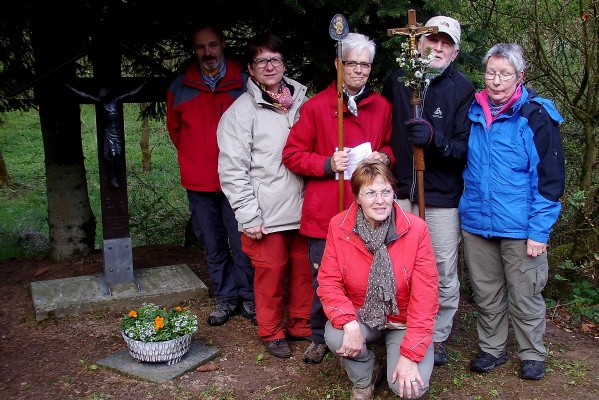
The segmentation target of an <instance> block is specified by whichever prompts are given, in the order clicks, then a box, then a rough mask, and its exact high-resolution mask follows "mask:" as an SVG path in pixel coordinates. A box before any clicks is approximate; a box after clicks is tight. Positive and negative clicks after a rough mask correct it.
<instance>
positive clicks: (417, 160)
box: [387, 9, 438, 219]
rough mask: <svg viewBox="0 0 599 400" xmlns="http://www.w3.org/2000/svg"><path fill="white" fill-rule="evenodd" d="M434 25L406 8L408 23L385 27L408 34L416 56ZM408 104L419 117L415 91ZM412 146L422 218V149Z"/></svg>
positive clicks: (412, 54) (415, 116)
mask: <svg viewBox="0 0 599 400" xmlns="http://www.w3.org/2000/svg"><path fill="white" fill-rule="evenodd" d="M437 32H438V28H437V27H436V26H421V25H420V24H419V23H418V22H416V10H413V9H410V10H408V25H407V26H406V27H405V28H390V29H387V36H395V35H407V36H409V44H410V56H411V57H412V58H417V57H418V54H417V49H418V38H419V37H420V36H422V35H425V34H432V33H437ZM410 104H411V105H412V107H413V110H414V115H413V117H414V118H419V117H420V107H421V106H422V99H421V98H420V97H419V96H418V93H416V91H413V92H412V98H411V99H410ZM413 148H414V169H415V170H416V179H417V184H418V213H419V216H420V217H421V218H423V219H424V149H423V148H422V147H420V146H413Z"/></svg>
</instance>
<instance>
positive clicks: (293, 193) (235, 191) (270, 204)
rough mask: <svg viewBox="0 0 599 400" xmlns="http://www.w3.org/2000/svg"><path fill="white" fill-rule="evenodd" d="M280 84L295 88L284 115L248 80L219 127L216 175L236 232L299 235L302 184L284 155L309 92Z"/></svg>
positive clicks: (286, 80)
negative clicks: (296, 232)
mask: <svg viewBox="0 0 599 400" xmlns="http://www.w3.org/2000/svg"><path fill="white" fill-rule="evenodd" d="M283 79H284V81H285V82H286V83H287V84H288V85H290V86H293V88H294V90H293V99H294V103H293V106H292V107H291V109H290V110H289V112H288V113H286V114H285V113H284V112H282V111H281V110H279V109H277V108H276V107H274V106H273V105H272V104H269V103H268V102H266V101H264V100H263V98H262V92H261V90H260V89H259V88H258V86H257V85H256V84H255V83H254V82H253V81H252V80H251V79H249V80H248V82H247V92H246V93H244V94H243V95H241V96H240V97H239V98H238V99H237V100H235V102H234V103H233V104H232V105H231V107H229V109H228V110H227V111H226V112H225V113H224V114H223V116H222V117H221V120H220V122H219V124H218V129H217V140H218V146H219V149H220V154H219V157H218V175H219V178H220V183H221V186H222V189H223V192H224V193H225V195H226V196H227V199H228V200H229V203H231V207H232V208H233V211H234V212H235V218H236V219H237V222H238V223H239V230H240V231H243V228H251V227H254V226H258V225H260V224H263V225H264V228H265V229H266V231H267V232H269V233H272V232H279V231H286V230H291V229H299V225H300V219H301V212H302V204H303V201H304V181H303V178H302V177H300V176H298V175H296V174H294V173H293V172H291V171H290V170H288V169H287V168H286V167H285V166H284V165H283V162H282V151H283V147H284V146H285V143H286V141H287V136H288V135H289V130H290V129H291V127H292V126H293V124H294V123H295V122H297V120H298V119H299V115H300V113H299V111H300V107H301V106H302V105H303V104H304V103H305V102H306V100H307V99H308V98H307V96H306V91H307V88H306V87H305V86H304V85H302V84H300V83H299V82H296V81H294V80H292V79H289V78H287V77H283Z"/></svg>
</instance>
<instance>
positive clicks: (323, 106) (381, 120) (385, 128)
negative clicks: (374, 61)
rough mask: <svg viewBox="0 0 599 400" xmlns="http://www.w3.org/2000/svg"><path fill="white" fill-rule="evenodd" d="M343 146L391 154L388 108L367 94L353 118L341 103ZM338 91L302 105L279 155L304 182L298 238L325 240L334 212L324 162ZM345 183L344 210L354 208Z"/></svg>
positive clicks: (334, 192) (331, 142) (331, 178)
mask: <svg viewBox="0 0 599 400" xmlns="http://www.w3.org/2000/svg"><path fill="white" fill-rule="evenodd" d="M343 107H344V111H343V136H344V137H343V145H344V147H356V146H358V145H360V144H362V143H365V142H370V144H371V146H372V151H380V152H384V153H386V154H387V156H388V157H389V159H390V160H391V163H392V165H393V163H394V161H395V160H394V158H393V152H392V151H391V146H390V142H391V105H390V104H389V102H388V101H387V100H386V99H385V98H384V97H383V96H381V95H380V94H378V93H375V92H372V93H371V94H370V95H369V96H367V97H366V98H365V99H363V100H362V101H360V103H359V104H358V116H357V117H356V116H354V115H353V114H351V113H349V112H348V111H347V105H346V104H345V102H344V105H343ZM337 124H338V119H337V88H336V83H335V82H333V83H332V84H331V85H330V86H329V87H328V88H326V89H325V90H323V91H322V92H320V93H318V94H317V95H315V96H314V97H312V98H311V99H310V100H308V101H307V102H306V104H304V106H303V107H302V112H301V116H300V119H299V121H298V122H297V123H296V124H295V125H293V127H292V128H291V132H290V133H289V137H288V138H287V144H286V145H285V148H284V149H283V164H285V166H286V167H287V168H289V169H290V170H291V171H293V172H295V173H296V174H299V175H303V176H305V177H307V185H306V194H305V198H304V206H303V208H302V220H301V223H300V233H302V234H304V235H306V236H310V237H314V238H319V239H324V238H326V236H327V228H328V226H329V221H330V220H331V218H332V217H333V215H335V214H337V213H338V212H339V197H338V196H339V182H338V181H337V180H336V179H335V175H334V174H332V170H331V171H329V173H331V174H332V175H329V174H327V172H326V171H325V165H326V166H327V167H329V168H330V162H329V161H328V159H329V158H330V157H331V156H332V155H333V153H334V152H335V150H336V148H337V147H338V144H339V140H338V133H337V131H338V126H337ZM353 198H354V196H353V194H352V193H351V187H350V181H349V179H346V182H345V193H344V198H343V199H344V202H345V208H347V207H349V206H350V205H351V203H352V202H353Z"/></svg>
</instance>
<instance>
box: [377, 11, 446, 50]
mask: <svg viewBox="0 0 599 400" xmlns="http://www.w3.org/2000/svg"><path fill="white" fill-rule="evenodd" d="M437 32H439V28H437V27H436V26H421V25H420V24H419V23H418V22H416V10H414V9H409V10H408V25H406V27H405V28H390V29H387V36H395V35H408V36H409V37H410V56H411V57H412V58H416V53H415V52H416V49H417V48H418V37H419V36H422V35H426V34H431V33H437Z"/></svg>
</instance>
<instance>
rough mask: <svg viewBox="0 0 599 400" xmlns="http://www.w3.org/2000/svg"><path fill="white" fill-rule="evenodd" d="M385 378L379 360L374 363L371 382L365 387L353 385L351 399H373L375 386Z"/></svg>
mask: <svg viewBox="0 0 599 400" xmlns="http://www.w3.org/2000/svg"><path fill="white" fill-rule="evenodd" d="M382 378H383V375H382V374H381V368H380V366H379V364H378V363H377V362H375V363H374V368H373V370H372V378H370V384H369V385H368V386H366V387H365V388H358V387H355V386H354V387H352V389H351V397H350V398H349V399H350V400H372V399H374V387H375V386H376V385H378V384H379V383H380V382H381V380H382Z"/></svg>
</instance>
